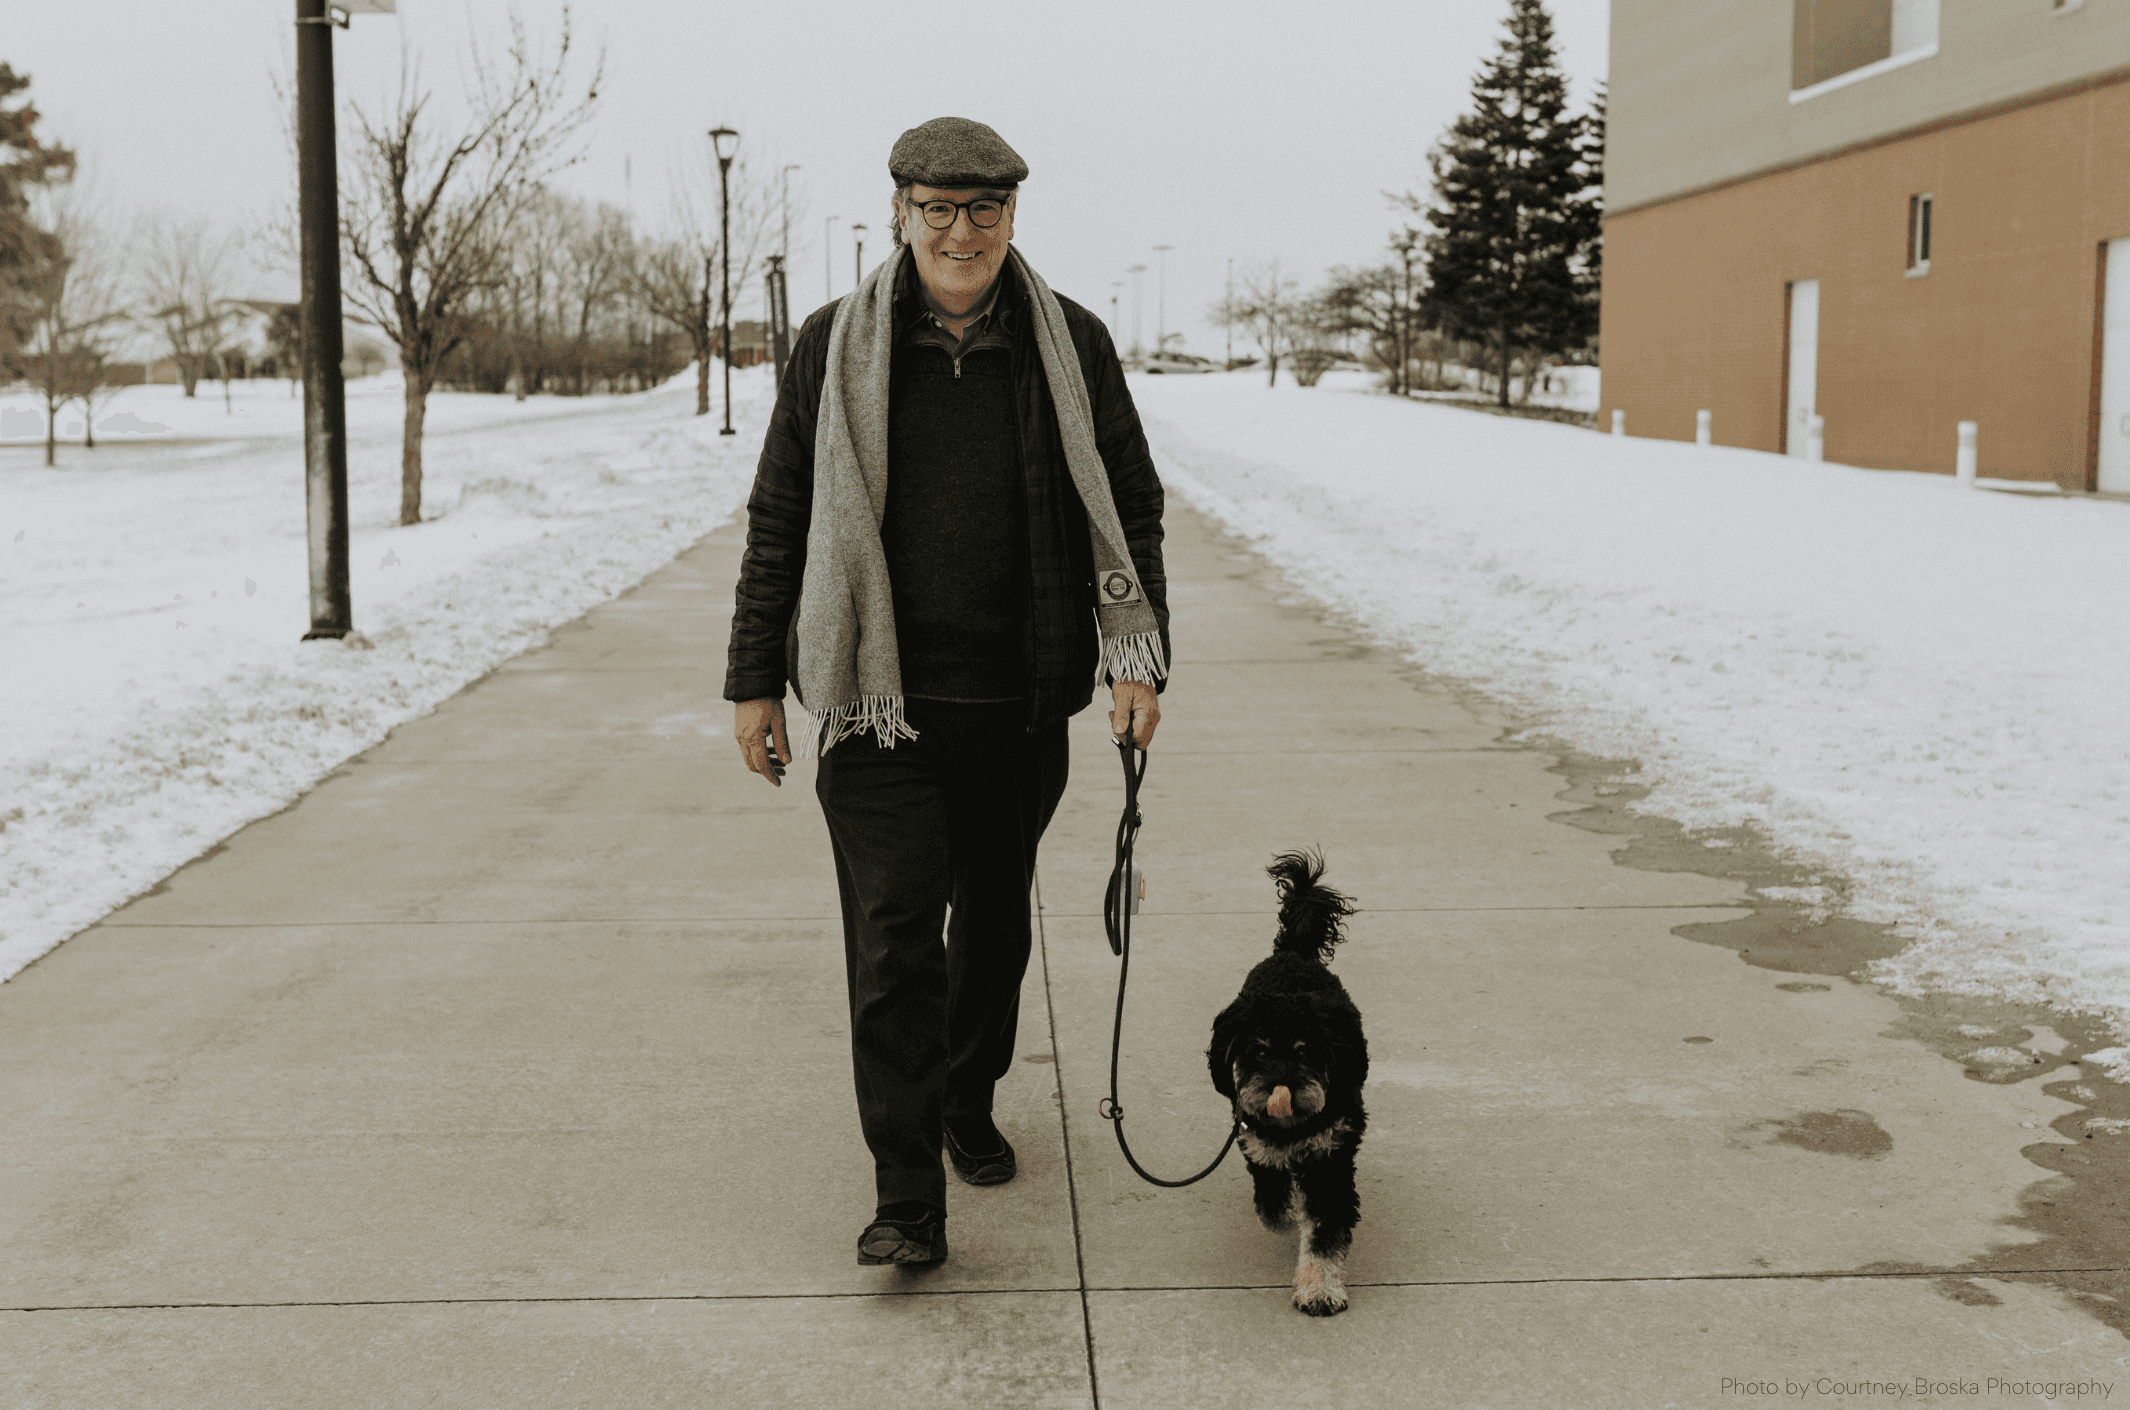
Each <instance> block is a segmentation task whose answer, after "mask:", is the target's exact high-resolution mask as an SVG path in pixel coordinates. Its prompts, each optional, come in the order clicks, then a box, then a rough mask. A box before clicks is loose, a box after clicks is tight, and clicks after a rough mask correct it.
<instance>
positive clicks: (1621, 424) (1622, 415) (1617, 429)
mask: <svg viewBox="0 0 2130 1410" xmlns="http://www.w3.org/2000/svg"><path fill="white" fill-rule="evenodd" d="M1612 434H1614V435H1615V436H1624V435H1626V434H1627V413H1626V412H1624V411H1615V412H1613V413H1612Z"/></svg>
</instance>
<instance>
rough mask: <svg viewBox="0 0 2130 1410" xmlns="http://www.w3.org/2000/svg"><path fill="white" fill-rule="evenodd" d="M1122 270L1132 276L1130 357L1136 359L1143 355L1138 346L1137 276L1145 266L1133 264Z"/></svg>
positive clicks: (1138, 286)
mask: <svg viewBox="0 0 2130 1410" xmlns="http://www.w3.org/2000/svg"><path fill="white" fill-rule="evenodd" d="M1124 272H1125V273H1126V274H1129V275H1130V276H1131V277H1132V359H1133V360H1134V361H1137V360H1138V359H1139V358H1141V357H1143V356H1145V352H1144V350H1143V349H1142V348H1141V347H1140V346H1139V329H1140V327H1141V326H1142V325H1141V324H1140V322H1139V290H1140V283H1139V276H1140V275H1142V274H1144V273H1146V266H1145V265H1143V264H1135V265H1133V266H1132V267H1131V268H1130V269H1127V270H1125V271H1124Z"/></svg>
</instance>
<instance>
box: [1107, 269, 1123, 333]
mask: <svg viewBox="0 0 2130 1410" xmlns="http://www.w3.org/2000/svg"><path fill="white" fill-rule="evenodd" d="M1109 287H1110V295H1109V331H1110V333H1111V335H1112V336H1113V337H1115V338H1116V340H1117V341H1118V342H1120V343H1121V342H1123V341H1124V323H1123V320H1122V319H1120V318H1119V317H1118V316H1117V300H1119V299H1121V298H1123V297H1124V281H1123V280H1122V279H1112V280H1110V281H1109Z"/></svg>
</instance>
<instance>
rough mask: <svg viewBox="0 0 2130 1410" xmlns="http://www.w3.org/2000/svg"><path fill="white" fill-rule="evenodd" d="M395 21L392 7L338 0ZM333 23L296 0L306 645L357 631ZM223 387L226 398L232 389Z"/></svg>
mask: <svg viewBox="0 0 2130 1410" xmlns="http://www.w3.org/2000/svg"><path fill="white" fill-rule="evenodd" d="M333 8H335V9H338V10H339V11H340V23H342V24H346V23H347V16H348V15H349V14H350V13H353V12H355V11H365V12H368V13H371V14H390V13H392V0H342V3H340V4H338V5H336V6H334V7H333ZM333 23H334V19H333V15H332V13H331V12H330V11H329V10H328V8H327V5H326V0H296V150H297V159H296V164H297V171H296V184H297V203H298V204H297V223H298V225H299V226H300V228H301V234H302V254H301V259H302V263H303V321H302V326H303V333H302V343H303V347H302V362H303V500H304V519H305V528H306V538H307V539H308V541H309V547H310V589H311V592H310V596H311V629H310V630H309V631H307V632H305V633H304V634H303V639H304V640H305V641H316V640H319V639H320V638H330V639H332V640H334V641H338V640H340V639H341V638H343V637H345V636H346V635H347V634H348V633H349V632H351V631H353V630H355V607H354V602H353V600H352V597H351V596H350V594H349V591H348V403H347V389H346V387H345V386H344V385H342V382H341V378H340V358H341V353H342V348H341V341H340V160H339V153H338V151H337V150H336V148H335V146H334V137H333ZM226 385H227V384H226V380H225V391H226Z"/></svg>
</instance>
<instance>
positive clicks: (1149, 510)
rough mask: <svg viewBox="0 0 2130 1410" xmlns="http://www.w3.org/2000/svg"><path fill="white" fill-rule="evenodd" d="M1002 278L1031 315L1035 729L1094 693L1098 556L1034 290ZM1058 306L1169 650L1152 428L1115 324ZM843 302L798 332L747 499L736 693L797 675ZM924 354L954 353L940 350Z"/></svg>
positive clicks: (735, 621)
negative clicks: (1038, 343) (1036, 325)
mask: <svg viewBox="0 0 2130 1410" xmlns="http://www.w3.org/2000/svg"><path fill="white" fill-rule="evenodd" d="M1000 277H1001V278H1005V279H1008V280H1011V281H1013V282H1012V283H1011V284H1010V285H1009V287H1008V288H1006V289H1004V290H1001V291H1000V295H1001V297H1010V298H1013V299H1015V300H1017V301H1018V302H1019V303H1020V308H1021V316H1019V317H1016V318H1015V319H1014V320H1013V324H1014V329H1015V331H1014V347H1013V383H1014V391H1015V398H1016V402H1017V408H1018V412H1019V421H1020V436H1021V466H1022V469H1023V472H1024V474H1023V478H1024V480H1025V482H1026V486H1027V495H1028V560H1029V574H1030V582H1029V594H1028V603H1029V612H1028V667H1029V671H1028V679H1029V684H1030V701H1029V721H1028V723H1029V726H1030V727H1031V728H1034V727H1036V726H1039V725H1045V724H1049V723H1050V722H1052V721H1054V720H1060V719H1063V718H1065V717H1066V716H1068V715H1073V714H1077V713H1078V712H1079V711H1080V710H1082V709H1084V708H1086V706H1087V703H1088V701H1089V700H1091V699H1092V698H1093V697H1094V672H1095V658H1096V652H1097V634H1096V630H1095V586H1094V554H1093V550H1092V548H1091V547H1090V545H1089V542H1088V536H1087V518H1086V511H1085V510H1083V509H1082V508H1081V506H1080V496H1079V491H1078V490H1076V489H1075V488H1074V487H1073V483H1072V475H1071V473H1070V472H1069V471H1068V470H1067V469H1066V466H1065V447H1064V443H1063V442H1062V441H1061V440H1060V439H1059V436H1058V428H1057V418H1056V415H1055V414H1054V412H1053V410H1052V407H1051V401H1050V387H1049V383H1048V380H1047V379H1046V378H1045V377H1044V375H1043V363H1042V358H1041V356H1040V354H1039V353H1038V352H1037V351H1036V347H1035V338H1034V333H1033V330H1032V327H1031V322H1030V319H1029V318H1028V317H1027V316H1026V297H1027V296H1026V292H1025V291H1024V290H1023V289H1022V288H1021V284H1020V281H1019V279H1018V278H1017V276H1015V274H1014V273H1013V272H1012V270H1011V269H1010V268H1009V269H1008V270H1007V271H1006V272H1005V273H1003V274H1002V275H1001V276H1000ZM838 302H841V301H840V300H838ZM1058 303H1059V305H1060V306H1061V307H1062V308H1063V309H1064V311H1065V323H1066V327H1067V328H1068V329H1069V330H1070V332H1071V334H1072V342H1073V347H1074V349H1075V351H1077V352H1078V353H1079V357H1080V369H1081V371H1082V373H1083V374H1084V375H1085V376H1086V378H1087V392H1088V397H1089V400H1090V402H1091V403H1092V406H1093V409H1094V424H1095V443H1096V446H1097V447H1098V448H1099V449H1100V451H1101V454H1102V463H1103V465H1104V466H1105V467H1106V468H1107V469H1108V471H1109V486H1110V494H1111V495H1112V496H1113V497H1114V499H1115V501H1116V505H1117V517H1118V519H1119V520H1120V521H1121V522H1122V524H1123V527H1124V536H1125V539H1126V542H1127V543H1128V545H1129V546H1130V549H1131V555H1132V563H1133V566H1135V567H1136V568H1137V569H1138V570H1139V583H1140V586H1141V587H1142V588H1143V589H1144V590H1145V592H1146V598H1147V602H1148V604H1149V605H1151V606H1152V607H1153V609H1154V615H1155V617H1156V618H1157V619H1158V620H1159V621H1160V623H1161V638H1162V647H1163V650H1164V652H1166V650H1167V648H1168V634H1169V609H1168V581H1167V579H1166V577H1164V576H1163V573H1162V568H1161V505H1162V497H1161V480H1160V478H1159V477H1158V476H1157V475H1156V474H1155V473H1154V462H1153V459H1152V457H1151V456H1150V455H1149V454H1148V453H1147V447H1146V435H1145V433H1144V432H1143V431H1141V430H1140V427H1139V413H1138V411H1137V410H1136V409H1135V408H1134V407H1133V406H1132V398H1131V392H1130V391H1129V390H1128V389H1127V388H1126V387H1125V385H1124V373H1123V369H1122V368H1120V367H1119V366H1118V364H1117V352H1116V348H1115V346H1114V345H1113V344H1112V343H1111V342H1110V338H1109V331H1108V330H1107V329H1106V328H1104V327H1103V326H1102V320H1101V319H1099V318H1097V317H1095V315H1093V314H1092V313H1089V312H1088V311H1087V310H1086V309H1084V308H1082V307H1080V306H1079V305H1078V304H1076V303H1074V302H1073V301H1072V300H1070V299H1067V298H1063V297H1060V298H1059V299H1058ZM835 311H836V304H835V303H831V304H829V305H827V306H826V307H824V308H821V309H819V310H817V311H816V312H815V313H814V315H813V316H812V317H811V318H809V319H807V320H806V324H805V326H804V327H803V328H801V329H800V330H799V336H798V338H797V339H796V341H795V343H794V345H793V347H792V351H791V361H790V362H789V363H788V364H787V365H786V367H785V370H784V385H783V386H782V388H780V389H779V390H778V392H777V403H776V410H775V411H774V413H772V415H771V416H770V420H769V434H768V436H767V437H766V438H765V439H764V441H763V444H762V458H761V461H760V463H759V464H758V465H757V467H756V469H755V475H754V492H753V493H752V494H751V495H750V496H749V497H748V500H747V552H746V555H745V556H744V557H743V558H742V559H741V560H740V580H739V587H738V590H737V592H736V594H735V600H734V606H733V614H732V639H731V644H730V646H729V648H728V649H727V652H726V670H725V698H726V699H727V700H759V699H762V698H764V697H770V696H774V697H776V698H779V699H781V698H782V697H783V695H784V691H785V682H786V681H787V680H788V679H790V676H791V662H792V656H793V651H794V640H793V632H792V619H793V615H794V612H795V610H796V609H797V607H798V603H799V583H800V580H801V578H802V577H803V576H804V574H805V570H806V528H807V524H808V522H809V521H810V519H811V516H812V512H813V489H814V421H815V418H816V416H817V415H818V414H819V411H820V405H821V384H822V382H823V380H824V379H825V378H826V375H827V369H828V330H829V324H830V322H831V321H832V320H833V318H834V316H835ZM898 322H899V320H898ZM918 351H919V352H920V354H922V355H929V356H936V357H940V358H944V357H946V356H947V354H946V353H945V352H944V351H943V350H938V349H920V350H918Z"/></svg>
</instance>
